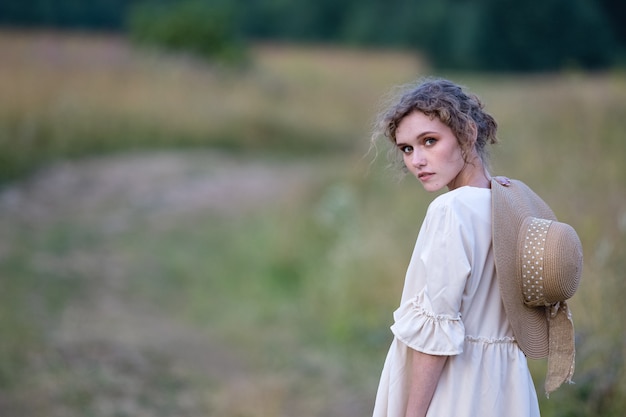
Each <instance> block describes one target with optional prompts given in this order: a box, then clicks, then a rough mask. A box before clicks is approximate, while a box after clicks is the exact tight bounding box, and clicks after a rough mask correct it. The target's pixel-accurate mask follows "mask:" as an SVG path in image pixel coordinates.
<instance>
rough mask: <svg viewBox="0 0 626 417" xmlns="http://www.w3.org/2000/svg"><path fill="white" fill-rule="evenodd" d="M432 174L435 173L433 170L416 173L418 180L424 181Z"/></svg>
mask: <svg viewBox="0 0 626 417" xmlns="http://www.w3.org/2000/svg"><path fill="white" fill-rule="evenodd" d="M433 175H435V174H434V173H433V172H420V173H419V174H417V178H418V179H419V180H420V181H426V180H428V179H429V178H430V177H432V176H433Z"/></svg>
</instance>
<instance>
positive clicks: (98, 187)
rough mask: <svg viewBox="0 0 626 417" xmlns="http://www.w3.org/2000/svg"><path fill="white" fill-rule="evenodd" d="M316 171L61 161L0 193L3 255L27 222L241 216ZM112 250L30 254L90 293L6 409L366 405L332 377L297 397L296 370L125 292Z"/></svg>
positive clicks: (157, 156) (135, 159) (269, 411)
mask: <svg viewBox="0 0 626 417" xmlns="http://www.w3.org/2000/svg"><path fill="white" fill-rule="evenodd" d="M311 178H312V176H311V169H310V168H307V167H306V166H303V165H285V164H276V163H271V162H268V161H252V160H249V159H248V160H244V159H240V158H234V157H232V156H225V155H220V154H217V153H167V152H164V153H152V154H138V155H121V156H113V157H108V158H100V159H93V160H83V161H79V162H72V163H64V164H59V165H56V166H53V167H51V168H49V169H47V170H45V171H42V172H40V173H39V174H38V175H35V176H34V177H33V178H31V179H30V180H28V181H25V182H23V183H20V184H16V185H15V186H12V187H10V188H8V189H5V190H3V191H2V193H0V228H1V230H2V232H3V235H4V236H5V237H6V238H5V239H3V240H2V242H3V243H0V257H5V256H8V254H9V253H10V251H11V247H10V245H11V243H10V242H11V241H12V239H11V238H10V237H11V236H12V235H13V236H17V235H18V234H20V233H22V232H23V231H25V230H29V231H30V232H31V234H32V233H37V232H38V231H43V230H50V229H51V228H54V227H61V226H63V225H65V226H64V227H67V225H68V224H69V225H71V227H74V228H79V229H80V228H88V229H89V230H91V231H92V233H96V234H99V236H106V235H107V234H115V233H116V232H117V231H119V230H123V229H124V228H126V227H129V225H130V224H132V223H133V222H134V221H137V220H138V218H139V217H141V221H144V222H147V224H153V225H158V227H166V225H167V224H175V223H176V222H177V221H179V220H180V219H182V218H185V217H187V216H191V215H194V214H195V213H199V212H205V211H212V212H214V213H216V214H218V215H223V216H240V215H245V213H246V211H248V210H255V209H256V208H260V207H266V206H268V205H270V204H276V203H277V202H279V201H281V199H284V198H287V197H288V196H289V195H292V194H293V193H295V192H298V189H299V188H301V187H302V186H303V185H305V184H307V183H308V182H310V181H311ZM164 225H165V226H164ZM112 257H115V254H106V253H105V254H102V253H98V254H94V253H89V252H81V251H80V250H79V249H77V250H75V251H73V252H72V253H71V254H70V255H67V256H65V257H64V258H62V259H59V258H55V257H54V256H53V255H51V254H49V253H33V254H32V258H33V261H34V262H35V263H36V264H38V265H39V267H40V268H41V269H44V270H46V271H55V270H57V271H67V270H72V271H74V272H75V273H78V274H79V275H80V276H83V277H86V279H89V280H90V284H89V291H88V293H87V294H86V296H85V297H84V298H78V299H73V300H72V301H71V303H70V304H69V305H66V306H64V308H63V310H62V314H61V319H60V323H59V324H58V327H55V330H54V332H53V334H52V337H51V343H52V345H53V351H52V352H47V353H46V354H44V355H43V356H42V357H41V358H40V359H39V361H35V365H34V368H33V371H34V372H35V374H36V373H37V372H40V373H41V372H43V373H48V374H49V373H50V369H51V368H53V369H55V370H54V372H52V375H51V376H47V377H46V376H44V377H43V378H39V379H37V381H36V382H34V383H33V386H31V387H30V393H29V394H27V393H23V397H21V398H20V396H19V395H18V398H17V400H15V399H14V401H13V403H12V404H10V405H6V404H5V407H4V408H5V409H6V410H12V411H14V412H17V411H18V410H19V413H20V414H21V415H23V416H28V415H30V416H39V415H46V416H57V415H58V416H64V417H68V416H73V415H81V414H80V412H81V411H80V410H82V412H83V413H84V412H85V410H88V411H89V412H90V413H91V414H93V415H96V416H98V417H100V416H108V415H111V416H113V415H128V416H131V415H132V416H141V415H146V416H152V415H164V416H175V415H176V416H178V415H188V416H206V415H212V416H220V417H221V416H224V417H228V416H291V415H293V416H295V415H298V416H306V415H310V416H318V415H319V416H322V415H324V416H326V415H341V416H345V417H350V416H356V415H362V414H363V413H364V412H365V411H366V410H367V408H366V407H367V405H366V406H365V407H360V406H355V399H354V398H353V397H351V395H350V394H349V393H348V392H347V391H346V390H342V389H336V390H335V389H333V388H332V387H325V388H324V390H325V391H326V392H328V393H329V395H328V398H326V399H324V400H322V401H321V403H320V400H319V399H313V398H311V399H307V398H306V394H304V395H303V394H302V393H301V394H300V397H299V398H294V395H293V390H294V386H296V385H295V382H294V380H295V379H297V378H298V376H297V375H293V374H280V375H277V374H268V373H267V372H262V371H261V370H260V369H258V368H257V367H255V366H253V364H251V363H249V361H248V359H247V358H245V357H241V355H238V354H236V353H235V352H233V351H232V350H231V349H229V348H228V347H227V346H226V345H225V343H224V341H223V340H220V339H219V338H217V337H216V336H215V335H212V334H211V332H210V330H207V329H202V330H201V331H199V329H197V328H194V327H193V326H192V325H190V324H189V323H185V322H184V321H182V320H180V319H177V318H174V317H170V316H169V315H167V314H165V313H164V312H162V311H160V310H159V309H157V308H156V306H154V305H148V304H145V303H143V302H141V301H140V300H137V299H133V298H132V297H129V296H128V294H127V291H126V288H127V285H128V284H127V283H126V282H124V280H125V279H126V278H125V274H124V273H122V272H123V271H120V268H123V263H120V262H119V259H112ZM59 364H60V365H59ZM94 375H95V379H96V380H97V381H98V382H93V381H94ZM81 378H82V379H84V385H81V382H80V380H81ZM41 379H43V381H42V380H41ZM163 384H165V385H163ZM168 384H170V385H171V386H173V388H172V387H171V386H168ZM32 393H36V395H34V396H33V395H31V394H32ZM68 393H69V394H68ZM164 393H168V397H169V398H168V399H163V398H162V397H163V394H164ZM68 395H69V398H68ZM27 396H29V397H30V398H29V399H26V397H27ZM155 397H159V398H158V399H155ZM32 398H36V400H33V399H32ZM150 398H151V399H150ZM20 401H22V402H20ZM81 401H82V403H81ZM81 404H82V405H81ZM85 404H87V405H85ZM0 407H2V404H1V403H0ZM73 407H74V408H73ZM363 408H365V410H364V409H363Z"/></svg>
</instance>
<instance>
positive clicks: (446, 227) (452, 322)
mask: <svg viewBox="0 0 626 417" xmlns="http://www.w3.org/2000/svg"><path fill="white" fill-rule="evenodd" d="M496 130H497V124H496V122H495V120H494V119H493V117H491V116H490V115H489V114H487V113H486V112H485V111H484V110H483V104H482V103H481V101H480V100H479V99H478V97H476V96H475V95H473V94H469V93H467V92H465V91H464V90H463V88H461V87H460V86H458V85H456V84H454V83H452V82H450V81H447V80H441V79H428V80H425V81H423V82H421V83H419V84H418V85H417V86H416V87H413V88H412V89H410V90H409V91H407V92H406V93H404V94H403V95H402V96H401V98H400V99H399V100H398V101H397V103H395V104H394V105H392V106H391V107H390V108H389V109H388V110H387V111H386V112H385V113H384V114H382V116H381V118H380V122H379V130H378V132H376V134H375V136H374V137H375V138H377V137H380V136H383V135H384V136H386V137H387V138H388V139H389V140H390V141H391V143H392V144H393V146H395V147H396V148H397V150H398V151H399V152H400V153H401V155H402V159H403V161H404V165H405V167H406V169H407V170H408V171H409V172H410V173H411V174H413V175H414V176H415V177H416V178H417V179H418V180H419V182H420V183H421V184H422V186H423V187H424V189H426V190H427V191H429V192H436V191H440V190H442V189H443V188H444V187H447V189H448V192H447V193H445V194H442V195H440V196H439V197H437V198H436V199H435V200H434V201H433V202H432V203H431V204H430V206H429V208H428V211H427V214H426V217H425V219H424V222H423V224H422V227H421V229H420V232H419V235H418V238H417V242H416V245H415V249H414V252H413V255H412V258H411V261H410V264H409V267H408V270H407V274H406V279H405V284H404V290H403V293H402V298H401V304H400V307H399V308H398V309H397V310H396V311H395V312H394V320H395V323H394V324H393V326H392V327H391V330H392V332H393V334H394V339H393V342H392V345H391V347H390V350H389V353H388V355H387V358H386V361H385V365H384V368H383V372H382V376H381V380H380V385H379V388H378V393H377V396H376V405H375V407H374V416H375V417H405V416H406V417H409V416H410V417H421V416H436V417H448V416H450V417H452V416H454V417H464V416H467V417H474V416H481V417H489V416H520V417H522V416H523V417H530V416H539V407H538V402H537V394H536V392H535V388H534V384H533V381H532V378H531V375H530V372H529V370H528V365H527V362H526V356H525V355H524V353H523V352H522V350H521V349H520V347H519V345H518V344H517V343H516V340H515V337H514V333H513V330H512V327H511V325H510V322H509V320H508V319H507V314H506V311H505V307H504V305H503V302H502V299H501V294H500V289H499V286H498V283H497V277H496V267H495V260H494V254H493V249H492V213H491V210H492V205H491V203H492V200H491V197H492V194H491V180H492V178H491V176H490V174H489V172H488V169H487V157H488V155H487V149H486V147H487V145H489V144H493V143H496V142H497V139H496Z"/></svg>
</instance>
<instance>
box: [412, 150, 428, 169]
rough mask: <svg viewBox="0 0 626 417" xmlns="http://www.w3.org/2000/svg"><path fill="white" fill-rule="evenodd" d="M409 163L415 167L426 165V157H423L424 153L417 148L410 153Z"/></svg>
mask: <svg viewBox="0 0 626 417" xmlns="http://www.w3.org/2000/svg"><path fill="white" fill-rule="evenodd" d="M411 164H412V165H413V166H414V167H415V168H422V167H424V166H425V165H426V158H425V157H424V154H423V153H422V152H420V151H419V150H417V149H416V150H413V153H412V155H411Z"/></svg>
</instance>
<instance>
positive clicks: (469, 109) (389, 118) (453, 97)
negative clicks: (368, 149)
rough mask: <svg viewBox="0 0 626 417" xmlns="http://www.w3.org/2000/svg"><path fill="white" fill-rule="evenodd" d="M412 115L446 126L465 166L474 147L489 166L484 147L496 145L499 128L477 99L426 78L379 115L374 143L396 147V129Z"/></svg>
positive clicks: (449, 83)
mask: <svg viewBox="0 0 626 417" xmlns="http://www.w3.org/2000/svg"><path fill="white" fill-rule="evenodd" d="M414 111H419V112H422V113H424V114H425V115H427V116H429V117H437V118H438V119H439V120H440V121H441V122H442V123H443V124H445V125H446V126H448V127H449V128H450V130H452V133H454V136H456V139H457V141H458V142H459V146H460V147H461V151H462V154H463V158H464V159H465V161H466V162H469V160H468V158H469V155H470V153H471V150H472V146H474V148H475V149H476V152H477V153H478V156H479V157H480V159H481V161H482V162H483V164H484V165H485V166H487V165H488V159H489V158H488V157H489V154H488V151H487V149H486V145H487V144H494V143H497V142H498V139H497V137H496V132H497V130H498V124H497V123H496V121H495V119H494V118H493V117H492V116H491V115H490V114H488V113H487V112H485V111H484V104H483V103H482V102H481V100H480V99H479V98H478V97H477V96H476V95H474V94H472V93H469V92H467V91H466V90H465V89H464V87H462V86H460V85H458V84H455V83H453V82H452V81H449V80H446V79H441V78H425V79H422V80H419V81H418V82H417V84H413V85H410V86H408V88H405V89H403V91H401V93H400V96H399V98H395V99H394V101H393V104H391V105H390V106H389V107H388V108H387V109H386V110H385V111H383V112H382V113H381V114H380V115H379V117H378V120H377V123H376V127H375V130H374V134H373V135H372V141H373V143H375V142H376V141H378V139H379V138H380V137H386V138H387V139H389V141H391V143H393V144H395V143H396V130H397V129H398V125H399V124H400V122H401V121H402V120H403V119H404V118H405V117H406V116H408V115H409V114H411V113H412V112H414ZM474 137H476V140H475V141H474ZM394 148H395V147H394ZM396 153H397V152H396Z"/></svg>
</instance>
